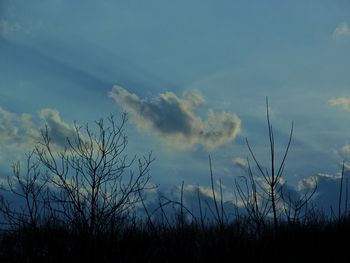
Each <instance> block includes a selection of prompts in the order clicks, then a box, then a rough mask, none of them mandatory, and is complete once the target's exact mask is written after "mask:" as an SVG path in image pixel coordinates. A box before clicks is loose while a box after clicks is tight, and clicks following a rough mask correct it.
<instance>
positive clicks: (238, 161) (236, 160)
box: [232, 157, 248, 169]
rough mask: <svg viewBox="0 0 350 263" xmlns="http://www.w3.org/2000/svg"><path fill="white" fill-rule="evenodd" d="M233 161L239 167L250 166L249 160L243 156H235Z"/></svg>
mask: <svg viewBox="0 0 350 263" xmlns="http://www.w3.org/2000/svg"><path fill="white" fill-rule="evenodd" d="M232 162H233V163H234V164H235V165H237V166H238V167H240V168H243V169H245V168H247V166H248V161H247V160H246V159H244V158H241V157H237V158H234V159H233V160H232Z"/></svg>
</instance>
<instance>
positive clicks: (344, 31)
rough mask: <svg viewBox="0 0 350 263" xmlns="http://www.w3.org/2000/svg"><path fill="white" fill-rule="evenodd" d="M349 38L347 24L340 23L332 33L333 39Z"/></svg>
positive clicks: (349, 29) (349, 32)
mask: <svg viewBox="0 0 350 263" xmlns="http://www.w3.org/2000/svg"><path fill="white" fill-rule="evenodd" d="M349 36H350V28H349V27H348V24H347V23H345V22H343V23H340V24H339V25H338V26H337V27H336V29H335V30H334V32H333V37H334V38H335V39H342V38H346V37H349Z"/></svg>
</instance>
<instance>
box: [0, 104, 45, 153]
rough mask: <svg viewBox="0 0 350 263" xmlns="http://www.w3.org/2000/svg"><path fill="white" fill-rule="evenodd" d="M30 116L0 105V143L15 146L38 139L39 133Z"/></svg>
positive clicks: (25, 144)
mask: <svg viewBox="0 0 350 263" xmlns="http://www.w3.org/2000/svg"><path fill="white" fill-rule="evenodd" d="M35 127H36V125H35V124H34V123H33V122H32V120H31V116H30V115H29V114H27V113H23V114H21V115H19V114H16V113H12V112H9V111H7V110H5V109H3V108H1V107H0V138H1V142H0V143H1V144H3V143H6V144H10V145H13V146H15V147H24V146H28V145H30V144H31V143H32V142H33V141H36V140H38V139H39V136H40V133H39V131H38V130H36V129H35Z"/></svg>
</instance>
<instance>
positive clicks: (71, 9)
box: [0, 0, 350, 207]
mask: <svg viewBox="0 0 350 263" xmlns="http://www.w3.org/2000/svg"><path fill="white" fill-rule="evenodd" d="M349 68H350V2H349V1H347V0H343V1H342V0H339V1H338V0H329V1H327V0H324V1H319V0H318V1H312V0H310V1H277V0H276V1H273V0H268V1H258V0H256V1H243V0H242V1H228V0H219V1H209V0H186V1H182V0H178V1H168V0H149V1H141V0H139V1H136V0H130V1H121V0H113V1H112V0H99V1H93V0H84V1H83V0H77V1H68V0H46V1H42V0H32V1H26V0H0V177H1V178H5V177H6V176H7V175H8V174H9V173H10V172H11V163H13V162H14V161H15V160H19V159H22V158H23V156H24V153H25V152H27V151H30V149H32V148H33V145H34V144H35V142H36V141H37V139H38V138H39V136H40V133H39V129H40V128H41V127H43V126H44V125H45V124H47V125H48V126H49V127H50V128H51V130H52V132H53V133H55V134H56V135H57V136H58V139H57V141H59V140H63V139H64V138H65V136H67V135H69V133H70V132H71V129H72V127H73V126H72V125H73V122H74V121H77V122H78V123H81V124H84V123H93V121H94V120H98V119H99V118H105V117H108V116H109V115H110V114H115V115H116V116H120V114H121V113H122V112H124V111H126V112H128V116H129V121H128V124H127V133H128V137H129V148H128V151H129V152H130V153H137V154H139V155H142V154H146V153H147V152H149V151H152V152H153V154H154V156H155V157H156V161H155V162H154V163H153V164H152V166H151V175H152V182H154V183H156V184H159V185H160V187H161V188H162V189H163V191H167V189H172V188H173V187H178V186H179V185H181V183H182V181H184V182H185V184H186V185H187V188H186V189H190V190H191V189H193V186H195V185H197V184H200V185H202V186H203V189H206V187H208V186H209V183H210V181H209V164H208V156H209V155H210V156H211V158H212V163H213V171H214V176H215V178H220V179H222V182H223V184H224V185H225V189H226V190H225V191H226V192H227V197H228V199H229V198H230V196H232V195H230V193H231V192H230V190H229V189H232V187H233V186H234V181H235V179H237V178H239V177H240V176H242V175H245V174H246V170H245V168H246V161H245V160H246V158H247V157H249V156H250V154H249V151H248V148H247V145H246V142H245V140H246V138H247V139H248V140H249V142H250V145H251V146H252V148H253V150H254V152H255V154H256V156H257V157H258V159H259V160H260V161H261V163H262V164H263V165H265V166H268V163H269V159H268V150H269V148H268V134H267V124H266V104H265V99H266V97H268V99H269V112H270V117H271V122H272V124H273V128H274V132H275V138H276V151H277V154H278V156H281V155H282V154H283V149H284V148H285V146H286V143H287V141H288V135H289V131H290V129H291V123H292V121H293V123H294V134H293V140H292V144H291V149H290V152H289V155H288V159H287V165H286V168H285V173H284V179H285V181H286V183H287V184H288V185H289V186H290V187H292V188H294V189H296V191H299V190H302V189H303V188H305V187H312V183H310V180H311V179H312V178H314V179H315V180H317V182H318V185H319V187H318V195H317V196H316V199H317V200H316V201H318V203H319V204H321V205H323V206H326V207H329V206H330V205H332V204H333V203H332V202H333V201H334V200H336V198H337V185H338V182H339V172H340V171H341V163H342V161H343V160H345V161H349V164H350V124H349V123H350V114H349V113H350V74H349ZM250 158H251V157H250ZM349 167H350V165H349ZM191 187H192V188H191ZM169 191H170V190H169ZM204 192H205V191H203V193H204Z"/></svg>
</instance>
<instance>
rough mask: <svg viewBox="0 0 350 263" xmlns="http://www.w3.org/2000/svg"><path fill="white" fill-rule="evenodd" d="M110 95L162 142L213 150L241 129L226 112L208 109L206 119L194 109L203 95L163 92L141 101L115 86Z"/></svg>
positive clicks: (134, 119)
mask: <svg viewBox="0 0 350 263" xmlns="http://www.w3.org/2000/svg"><path fill="white" fill-rule="evenodd" d="M109 96H110V97H111V98H113V99H114V100H115V101H116V102H117V103H118V104H120V105H121V106H122V107H123V108H124V109H125V110H126V111H128V112H129V113H130V114H131V117H132V120H133V122H134V123H135V124H136V125H137V126H138V127H139V128H140V129H143V130H146V131H154V132H156V133H157V134H158V135H159V137H160V138H161V139H163V142H165V143H167V144H168V145H171V146H175V147H177V148H191V147H192V146H194V145H202V146H204V147H205V148H207V149H213V148H216V147H218V146H220V145H224V144H226V143H229V142H230V141H232V140H234V139H235V138H236V136H237V134H238V133H239V132H240V128H241V120H240V119H239V118H238V116H236V115H235V114H232V113H229V112H221V113H216V112H214V111H213V110H212V109H208V111H207V114H208V117H207V120H205V121H204V120H202V118H201V117H200V116H198V115H196V113H195V112H194V110H195V108H197V107H198V106H200V105H202V104H203V102H204V98H203V97H202V96H201V95H199V94H198V93H197V92H191V93H185V94H184V96H182V97H181V98H180V97H178V96H177V95H175V94H174V93H173V92H165V93H162V94H160V95H159V96H158V97H156V98H154V99H151V100H142V99H140V98H139V97H138V96H137V95H135V94H133V93H130V92H128V91H127V90H126V89H124V88H122V87H119V86H114V87H113V89H112V91H111V92H110V93H109Z"/></svg>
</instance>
